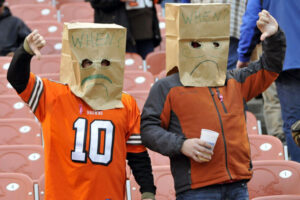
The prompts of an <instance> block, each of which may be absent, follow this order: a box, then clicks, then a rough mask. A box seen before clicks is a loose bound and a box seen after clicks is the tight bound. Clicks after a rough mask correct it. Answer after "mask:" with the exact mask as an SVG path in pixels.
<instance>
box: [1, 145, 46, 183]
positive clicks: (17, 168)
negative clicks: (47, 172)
mask: <svg viewBox="0 0 300 200" xmlns="http://www.w3.org/2000/svg"><path fill="white" fill-rule="evenodd" d="M0 172H1V173H7V172H9V173H11V172H12V173H22V174H26V175H28V176H29V177H30V178H31V179H32V180H38V179H39V178H40V176H41V175H42V174H43V173H44V149H43V147H42V146H41V145H1V146H0Z"/></svg>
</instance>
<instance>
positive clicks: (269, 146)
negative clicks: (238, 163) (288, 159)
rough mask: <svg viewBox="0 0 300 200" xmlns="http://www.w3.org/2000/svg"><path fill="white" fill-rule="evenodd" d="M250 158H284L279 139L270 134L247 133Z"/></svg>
mask: <svg viewBox="0 0 300 200" xmlns="http://www.w3.org/2000/svg"><path fill="white" fill-rule="evenodd" d="M249 142H250V149H251V159H252V160H284V151H283V145H282V143H281V141H280V140H279V139H278V138H276V137H275V136H271V135H249Z"/></svg>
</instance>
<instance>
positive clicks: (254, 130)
mask: <svg viewBox="0 0 300 200" xmlns="http://www.w3.org/2000/svg"><path fill="white" fill-rule="evenodd" d="M246 126H247V132H248V134H249V135H258V127H257V119H256V117H255V115H254V114H253V113H252V112H250V111H246Z"/></svg>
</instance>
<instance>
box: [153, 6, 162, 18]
mask: <svg viewBox="0 0 300 200" xmlns="http://www.w3.org/2000/svg"><path fill="white" fill-rule="evenodd" d="M155 8H156V14H157V17H162V16H163V13H162V8H161V5H160V4H155Z"/></svg>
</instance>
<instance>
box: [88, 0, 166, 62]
mask: <svg viewBox="0 0 300 200" xmlns="http://www.w3.org/2000/svg"><path fill="white" fill-rule="evenodd" d="M90 3H91V5H92V7H93V8H94V10H95V14H94V22H95V23H115V24H119V25H121V26H124V27H126V28H127V44H126V52H135V53H138V54H139V55H141V57H142V58H143V59H145V58H146V56H147V54H148V53H150V52H152V51H153V50H154V48H155V47H156V46H158V45H159V44H160V42H161V35H160V30H159V25H158V18H157V15H156V9H155V6H154V3H153V2H152V1H150V0H145V1H144V0H137V1H132V0H90Z"/></svg>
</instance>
